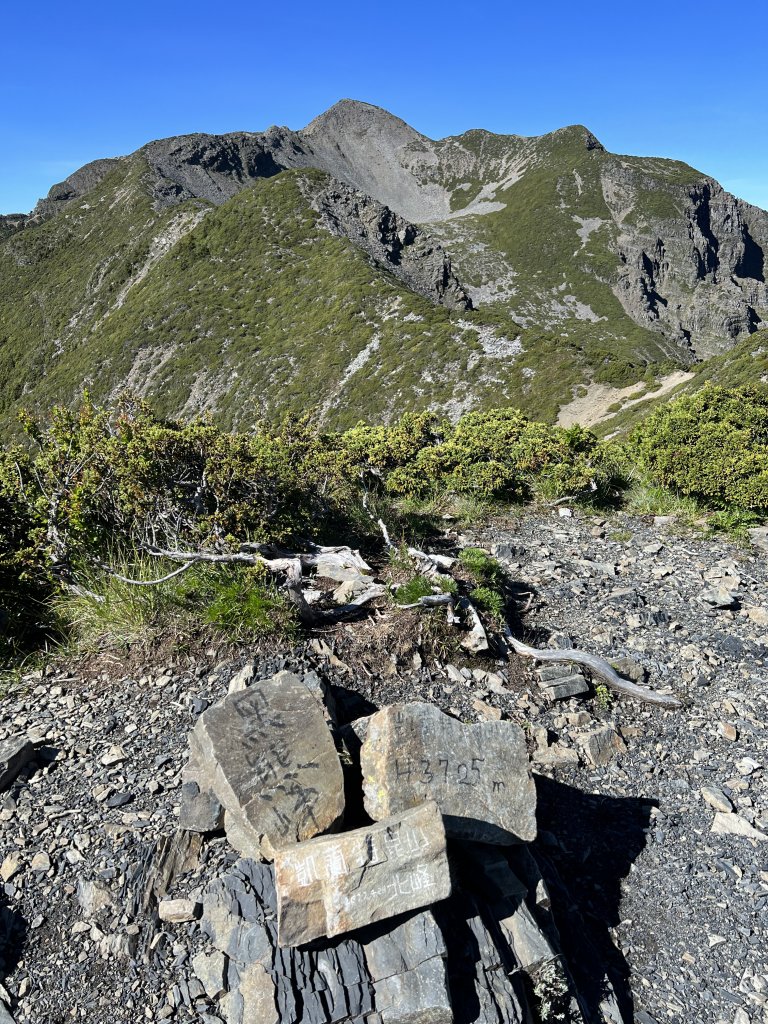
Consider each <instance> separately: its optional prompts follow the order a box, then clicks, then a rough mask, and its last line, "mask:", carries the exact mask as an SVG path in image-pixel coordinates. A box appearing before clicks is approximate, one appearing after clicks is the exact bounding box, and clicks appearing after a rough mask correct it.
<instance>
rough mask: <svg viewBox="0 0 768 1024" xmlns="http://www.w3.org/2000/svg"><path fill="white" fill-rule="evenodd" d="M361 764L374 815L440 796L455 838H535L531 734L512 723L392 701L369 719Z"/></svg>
mask: <svg viewBox="0 0 768 1024" xmlns="http://www.w3.org/2000/svg"><path fill="white" fill-rule="evenodd" d="M360 766H361V768H362V772H363V786H364V792H365V809H366V811H367V812H368V814H369V815H370V816H371V817H372V818H373V819H374V820H380V819H382V818H387V817H389V816H390V815H393V814H399V813H401V812H403V811H405V810H407V809H408V808H410V807H415V806H417V805H418V804H420V803H422V802H423V801H425V800H434V801H435V802H436V803H437V805H438V807H439V808H440V810H441V812H442V814H443V818H444V822H445V830H446V834H447V835H449V836H455V837H459V838H464V839H475V840H479V841H482V842H487V843H496V844H507V843H517V842H529V841H531V840H533V839H535V837H536V790H535V787H534V783H533V778H532V776H531V772H530V767H529V764H528V754H527V751H526V746H525V737H524V735H523V732H522V730H521V729H520V728H519V727H518V726H516V725H514V724H512V723H511V722H501V721H488V722H479V723H477V724H476V725H463V724H462V723H461V722H458V721H456V719H454V718H450V717H449V716H448V715H445V714H443V713H442V712H441V711H440V710H439V709H438V708H436V707H434V706H433V705H431V704H419V703H414V704H399V705H392V706H391V707H387V708H384V709H382V710H381V711H378V712H376V714H375V715H372V716H371V717H370V718H369V719H368V721H367V728H366V730H365V741H364V743H363V745H362V748H361V750H360Z"/></svg>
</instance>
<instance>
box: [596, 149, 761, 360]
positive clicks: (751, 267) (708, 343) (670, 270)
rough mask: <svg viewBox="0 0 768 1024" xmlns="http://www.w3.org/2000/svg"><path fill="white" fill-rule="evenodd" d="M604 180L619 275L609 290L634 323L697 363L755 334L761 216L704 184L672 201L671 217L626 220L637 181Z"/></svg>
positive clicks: (624, 177) (620, 177)
mask: <svg viewBox="0 0 768 1024" xmlns="http://www.w3.org/2000/svg"><path fill="white" fill-rule="evenodd" d="M616 170H617V169H616V168H612V171H613V173H612V174H607V175H604V178H603V190H604V195H605V197H606V202H607V203H608V205H609V208H610V209H611V213H612V215H613V219H614V223H615V225H616V229H617V232H618V234H617V237H616V243H615V244H616V252H617V254H618V256H619V258H620V260H621V263H622V269H621V272H620V274H619V277H618V280H617V281H616V283H615V284H614V291H615V294H616V295H617V297H618V298H619V301H620V302H621V304H622V306H623V307H624V309H625V310H626V311H627V313H628V314H629V315H630V316H631V317H632V319H633V320H635V321H636V322H637V323H641V324H643V325H644V326H647V327H649V328H650V329H651V330H656V331H660V332H663V333H666V334H668V335H669V336H670V337H672V338H675V339H677V340H678V343H679V344H680V345H681V346H684V347H686V346H687V347H689V348H691V349H692V351H693V352H695V354H696V355H697V356H699V357H706V356H710V355H715V354H717V353H718V352H722V351H724V350H726V349H728V348H730V347H731V346H732V345H733V344H734V342H735V341H736V340H738V338H740V337H743V336H746V335H748V334H751V333H753V332H754V331H756V330H757V329H758V328H759V327H760V326H761V324H762V323H763V322H764V317H765V316H766V314H767V312H768V286H766V279H765V251H766V248H768V217H767V216H766V214H765V212H764V211H762V210H759V209H757V208H756V207H754V206H750V205H749V204H748V203H745V202H743V201H742V200H740V199H736V198H735V197H734V196H732V195H729V194H728V193H727V192H725V191H724V190H723V189H722V188H721V187H720V185H718V184H717V182H714V181H710V180H705V181H702V182H701V183H698V184H696V185H693V186H691V187H680V188H678V189H677V190H676V192H677V194H674V193H673V195H672V200H673V202H676V203H677V205H678V207H679V215H678V216H677V217H673V216H664V217H661V218H658V219H655V220H654V219H652V218H651V217H650V216H648V215H643V214H642V213H640V214H638V215H636V216H635V217H634V218H631V217H628V216H627V213H626V208H622V205H621V203H622V202H624V203H626V201H627V199H628V198H634V199H635V205H634V206H633V210H635V209H636V208H637V207H636V201H637V200H636V197H637V193H638V183H637V177H636V176H633V175H621V174H620V173H616Z"/></svg>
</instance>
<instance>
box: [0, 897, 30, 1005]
mask: <svg viewBox="0 0 768 1024" xmlns="http://www.w3.org/2000/svg"><path fill="white" fill-rule="evenodd" d="M26 937H27V925H26V922H25V920H24V918H23V917H22V916H21V914H19V913H18V911H16V910H13V909H12V908H11V907H10V906H9V905H8V897H7V896H6V894H5V892H4V891H3V889H2V886H0V984H4V983H5V979H6V978H7V977H8V976H9V975H10V974H12V973H13V972H14V970H15V969H16V967H17V965H18V963H19V960H21V954H22V952H23V950H24V947H25V945H26ZM2 1005H3V1004H2V1003H0V1008H2Z"/></svg>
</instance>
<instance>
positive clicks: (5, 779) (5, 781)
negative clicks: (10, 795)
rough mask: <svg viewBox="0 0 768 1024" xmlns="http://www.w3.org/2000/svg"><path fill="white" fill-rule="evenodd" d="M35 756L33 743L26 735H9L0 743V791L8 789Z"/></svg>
mask: <svg viewBox="0 0 768 1024" xmlns="http://www.w3.org/2000/svg"><path fill="white" fill-rule="evenodd" d="M34 756H35V747H34V744H32V743H30V741H29V740H28V739H27V737H26V736H11V737H10V739H7V740H3V741H2V743H0V792H2V790H4V789H8V787H9V786H10V785H11V783H12V782H13V780H14V779H15V778H16V776H17V775H18V774H19V772H20V771H21V769H22V768H23V767H24V766H25V765H26V764H28V763H29V762H30V761H31V760H32V758H33V757H34Z"/></svg>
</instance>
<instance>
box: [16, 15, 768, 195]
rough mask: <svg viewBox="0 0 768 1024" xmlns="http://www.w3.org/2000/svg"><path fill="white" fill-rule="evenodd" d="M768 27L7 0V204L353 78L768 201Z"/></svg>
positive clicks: (434, 126) (247, 121)
mask: <svg viewBox="0 0 768 1024" xmlns="http://www.w3.org/2000/svg"><path fill="white" fill-rule="evenodd" d="M767 41H768V3H766V0H742V2H741V3H730V4H725V3H723V2H717V3H715V2H713V0H666V3H645V4H639V3H622V2H621V0H610V2H607V0H579V2H574V0H539V2H536V0H534V2H531V0H526V2H525V3H520V2H519V0H503V2H502V0H492V2H483V0H479V2H478V0H476V2H475V3H474V4H470V3H466V2H464V3H456V2H455V0H442V2H440V3H434V2H431V3H425V2H419V0H408V2H402V0H387V2H385V3H383V2H376V0H367V2H366V0H358V2H356V3H350V2H325V3H323V2H321V0H314V2H312V3H308V2H306V0H292V2H290V3H289V2H285V0H283V2H280V0H271V2H270V3H268V4H265V3H263V0H251V2H242V0H229V2H227V3H212V2H210V0H209V2H207V3H200V2H198V0H185V2H184V3H181V2H178V0H153V2H151V3H150V2H147V0H132V2H130V3H127V2H126V3H117V4H113V3H110V2H109V0H106V2H105V0H99V2H98V3H96V2H92V0H86V2H82V0H71V2H70V3H66V4H62V3H61V2H59V0H57V2H56V3H52V2H50V0H37V2H35V3H26V4H24V3H22V0H5V3H3V4H1V5H0V213H9V212H17V211H27V210H29V209H31V207H32V206H33V205H34V203H35V201H36V200H37V198H38V197H39V196H41V195H43V194H44V193H46V192H47V191H48V189H49V188H50V186H51V185H52V184H53V183H54V182H57V181H60V180H62V179H63V178H65V177H66V176H67V175H68V174H69V173H71V172H72V171H73V170H75V169H76V168H77V167H79V166H81V165H82V164H84V163H86V162H87V161H89V160H93V159H95V158H97V157H103V156H115V155H118V154H121V153H128V152H131V151H132V150H134V149H137V148H138V147H139V146H141V145H143V144H144V143H145V142H148V141H149V140H150V139H153V138H160V137H163V136H168V135H178V134H182V133H185V132H192V131H205V132H227V131H234V130H249V131H260V130H262V129H264V128H267V127H268V126H269V125H270V124H284V125H288V126H289V127H291V128H300V127H303V126H304V125H305V124H306V123H307V122H308V121H310V120H311V119H312V118H313V117H314V116H315V115H317V114H319V113H320V112H322V111H323V110H325V109H326V108H327V107H329V106H331V105H332V104H333V103H335V102H336V101H337V100H339V99H341V98H343V97H351V98H353V99H359V100H365V101H367V102H369V103H375V104H377V105H379V106H382V107H386V108H387V109H388V110H390V111H391V112H392V113H394V114H397V115H398V116H400V117H402V118H404V119H405V120H406V121H408V122H409V123H410V124H412V125H413V126H414V127H415V128H417V129H418V130H419V131H421V132H423V133H424V134H426V135H429V136H431V137H432V138H439V137H441V136H444V135H455V134H458V133H460V132H462V131H465V130H466V129H468V128H473V127H478V128H488V129H490V130H492V131H497V132H514V133H519V134H523V135H537V134H540V133H542V132H547V131H551V130H552V129H555V128H559V127H562V126H563V125H566V124H573V123H582V124H586V125H587V126H588V127H589V128H590V129H591V130H592V131H593V132H594V133H595V134H596V135H597V137H598V138H599V139H600V140H601V142H602V143H603V144H604V145H605V146H606V147H607V148H608V149H610V150H612V151H614V152H623V153H633V154H638V155H643V156H646V155H658V156H669V157H675V158H677V159H680V160H685V161H686V162H687V163H690V164H692V165H693V166H694V167H696V168H698V169H699V170H701V171H704V172H706V173H707V174H711V175H713V176H714V177H716V178H717V179H718V180H719V181H721V182H722V183H723V185H724V186H725V187H726V188H728V189H729V190H730V191H732V192H735V193H736V194H737V195H739V196H742V197H743V198H745V199H747V200H749V201H750V202H753V203H756V204H757V205H759V206H763V207H765V208H768V103H767V102H766V76H765V53H766V42H767Z"/></svg>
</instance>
